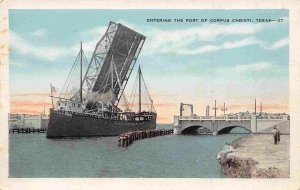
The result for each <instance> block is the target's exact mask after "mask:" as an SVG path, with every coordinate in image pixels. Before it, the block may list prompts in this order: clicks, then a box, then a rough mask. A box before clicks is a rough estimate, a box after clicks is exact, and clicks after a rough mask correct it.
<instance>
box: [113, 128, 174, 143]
mask: <svg viewBox="0 0 300 190" xmlns="http://www.w3.org/2000/svg"><path fill="white" fill-rule="evenodd" d="M173 132H174V131H173V129H159V130H149V129H148V130H146V131H139V130H137V131H128V132H126V133H123V134H121V135H120V136H119V138H118V146H120V147H128V146H129V145H131V144H132V143H133V142H134V141H137V140H141V139H145V138H152V137H157V136H164V135H171V134H173Z"/></svg>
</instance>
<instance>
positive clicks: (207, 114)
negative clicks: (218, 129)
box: [206, 105, 209, 117]
mask: <svg viewBox="0 0 300 190" xmlns="http://www.w3.org/2000/svg"><path fill="white" fill-rule="evenodd" d="M206 116H207V117H208V116H209V105H207V106H206Z"/></svg>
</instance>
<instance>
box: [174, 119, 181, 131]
mask: <svg viewBox="0 0 300 190" xmlns="http://www.w3.org/2000/svg"><path fill="white" fill-rule="evenodd" d="M173 129H174V132H173V134H174V135H180V134H181V125H180V123H179V116H174V126H173Z"/></svg>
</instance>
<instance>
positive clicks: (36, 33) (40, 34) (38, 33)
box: [31, 28, 49, 37]
mask: <svg viewBox="0 0 300 190" xmlns="http://www.w3.org/2000/svg"><path fill="white" fill-rule="evenodd" d="M48 34H49V32H48V31H47V30H46V29H44V28H42V29H38V30H36V31H34V32H32V33H31V35H33V36H35V37H44V36H47V35H48Z"/></svg>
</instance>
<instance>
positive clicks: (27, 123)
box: [8, 114, 49, 129]
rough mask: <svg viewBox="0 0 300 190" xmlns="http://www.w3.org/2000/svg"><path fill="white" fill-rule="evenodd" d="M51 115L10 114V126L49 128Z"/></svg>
mask: <svg viewBox="0 0 300 190" xmlns="http://www.w3.org/2000/svg"><path fill="white" fill-rule="evenodd" d="M48 121H49V117H48V116H47V115H44V114H41V115H30V114H9V116H8V122H9V128H19V127H29V128H36V129H47V126H48Z"/></svg>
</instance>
